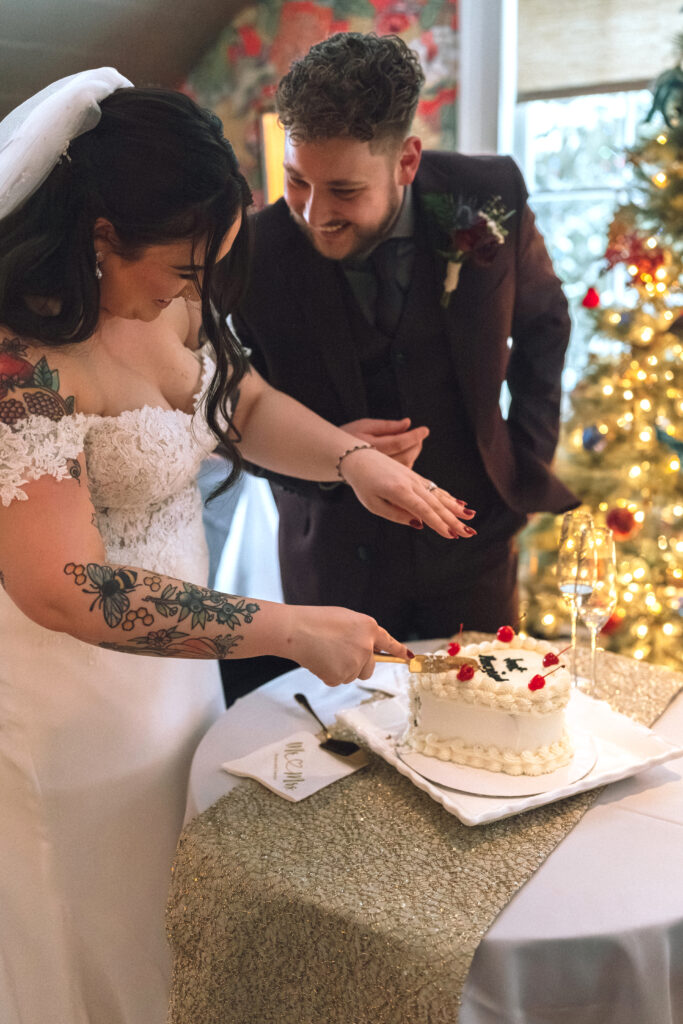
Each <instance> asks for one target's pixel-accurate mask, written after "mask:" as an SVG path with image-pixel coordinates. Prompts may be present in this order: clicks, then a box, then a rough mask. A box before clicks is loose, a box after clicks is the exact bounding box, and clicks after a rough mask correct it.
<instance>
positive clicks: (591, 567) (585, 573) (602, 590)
mask: <svg viewBox="0 0 683 1024" xmlns="http://www.w3.org/2000/svg"><path fill="white" fill-rule="evenodd" d="M578 577H579V579H586V580H588V579H590V581H591V590H590V593H589V594H587V595H586V596H585V597H584V598H583V600H582V601H581V604H580V606H579V615H580V616H581V619H582V621H583V622H585V624H586V625H587V626H588V629H589V630H590V637H591V692H592V693H595V656H596V650H597V635H598V630H600V629H602V627H603V626H604V625H605V623H606V622H607V620H608V619H609V617H610V615H611V614H612V612H613V611H614V609H615V608H616V606H617V559H616V554H615V550H614V535H613V533H612V531H611V530H608V529H607V527H605V526H595V527H593V529H591V530H586V532H585V533H584V535H583V543H582V545H581V550H580V551H579V568H578Z"/></svg>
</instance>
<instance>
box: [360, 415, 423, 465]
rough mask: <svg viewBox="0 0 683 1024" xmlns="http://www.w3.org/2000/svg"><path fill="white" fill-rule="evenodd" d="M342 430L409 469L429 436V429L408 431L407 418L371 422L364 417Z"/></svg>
mask: <svg viewBox="0 0 683 1024" xmlns="http://www.w3.org/2000/svg"><path fill="white" fill-rule="evenodd" d="M341 429H342V430H345V431H346V432H347V433H348V434H352V435H353V436H354V437H357V438H358V439H359V440H360V441H367V443H368V444H372V445H374V446H375V448H376V449H377V450H378V451H380V452H383V453H384V454H385V455H389V456H390V457H391V458H392V459H396V461H397V462H400V463H402V464H403V465H404V466H407V467H408V468H409V469H412V468H413V464H414V462H415V460H416V458H417V457H418V455H419V454H420V452H421V451H422V444H423V442H424V440H425V438H427V437H428V436H429V427H414V428H413V429H412V430H411V429H410V420H409V419H408V417H406V418H405V419H402V420H373V419H370V418H369V417H366V418H365V419H362V420H353V422H351V423H343V424H342V428H341Z"/></svg>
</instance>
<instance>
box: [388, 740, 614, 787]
mask: <svg viewBox="0 0 683 1024" xmlns="http://www.w3.org/2000/svg"><path fill="white" fill-rule="evenodd" d="M570 739H571V743H572V746H573V748H574V756H573V757H572V759H571V761H569V762H568V763H567V764H565V765H563V766H562V768H556V769H555V771H554V772H546V774H545V775H507V774H506V773H505V772H489V771H485V770H484V769H483V768H470V767H468V766H467V765H462V764H453V762H452V761H441V760H439V758H438V757H428V756H427V755H426V754H419V753H418V752H417V751H416V750H413V749H412V748H411V747H404V746H401V745H400V744H397V746H396V753H397V754H398V756H399V757H400V758H401V760H402V761H403V762H404V763H405V764H407V765H408V767H409V768H412V770H413V771H414V772H417V774H418V775H421V776H422V777H423V778H424V779H429V781H430V782H436V784H437V786H446V787H447V788H448V789H457V790H458V791H459V792H460V793H476V794H478V795H479V796H500V797H503V796H534V795H535V794H536V793H550V792H551V791H552V790H555V789H559V788H561V787H564V786H571V785H572V783H574V782H578V781H579V779H583V778H584V776H586V775H588V773H589V772H590V771H591V770H592V769H593V767H594V765H595V762H596V761H597V759H598V751H597V748H596V746H595V743H594V742H593V739H592V737H591V736H588V735H587V734H586V733H584V732H573V733H571V734H570Z"/></svg>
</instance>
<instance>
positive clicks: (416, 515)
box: [340, 448, 477, 539]
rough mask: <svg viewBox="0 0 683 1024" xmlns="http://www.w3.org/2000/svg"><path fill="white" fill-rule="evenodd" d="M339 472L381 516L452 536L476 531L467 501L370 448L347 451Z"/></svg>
mask: <svg viewBox="0 0 683 1024" xmlns="http://www.w3.org/2000/svg"><path fill="white" fill-rule="evenodd" d="M340 472H341V473H342V475H343V477H344V480H345V481H346V482H347V483H348V484H349V486H350V487H352V488H353V491H354V492H355V494H356V497H357V498H358V500H359V501H360V502H361V504H362V505H364V506H365V508H367V509H368V510H369V511H370V512H374V513H375V514H376V515H379V516H382V517H383V518H384V519H389V520H390V521H391V522H394V523H403V524H404V525H406V526H412V527H414V528H415V529H422V528H423V527H424V526H429V527H431V529H432V530H434V531H435V532H436V533H438V534H440V535H441V536H442V537H446V538H453V539H455V538H458V537H463V538H465V537H473V536H475V534H476V532H477V531H476V530H474V529H473V528H472V527H471V526H469V525H468V523H469V520H471V519H472V518H473V517H474V515H475V514H476V513H475V511H474V510H473V509H470V508H468V507H467V504H466V502H464V501H461V500H460V499H459V498H454V497H453V496H452V495H451V494H449V493H448V491H444V490H443V489H442V488H441V487H439V486H437V485H436V484H435V483H433V482H432V481H430V480H426V479H425V477H423V476H420V474H419V473H415V472H414V471H413V470H411V469H408V467H407V466H403V465H401V463H399V462H396V460H394V459H391V458H388V457H387V456H386V455H384V454H382V453H381V452H379V451H376V450H375V449H373V448H359V449H357V450H356V451H351V452H349V453H348V454H347V455H345V456H344V458H343V460H342V462H341V465H340ZM461 520H465V522H461Z"/></svg>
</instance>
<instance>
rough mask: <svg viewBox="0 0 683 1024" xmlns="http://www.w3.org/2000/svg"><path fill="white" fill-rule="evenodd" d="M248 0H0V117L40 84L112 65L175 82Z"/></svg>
mask: <svg viewBox="0 0 683 1024" xmlns="http://www.w3.org/2000/svg"><path fill="white" fill-rule="evenodd" d="M247 2H249V0H185V2H180V0H0V69H1V70H0V117H4V116H5V114H7V113H8V112H9V111H10V110H11V109H12V108H13V107H15V106H17V104H19V103H21V102H22V101H23V100H25V99H27V98H28V97H29V96H31V95H32V94H33V93H34V92H37V91H38V90H39V89H42V88H43V86H45V85H48V84H49V83H50V82H53V81H55V80H56V79H58V78H63V77H64V76H65V75H70V74H73V73H74V72H76V71H83V70H85V69H87V68H96V67H102V66H105V65H110V66H113V67H115V68H116V69H117V70H118V71H120V72H121V74H123V75H125V76H126V77H127V78H129V79H130V80H131V81H132V82H133V83H134V84H135V85H162V86H167V87H171V88H172V87H174V86H177V85H179V84H180V83H181V82H182V81H183V79H184V78H185V77H186V75H187V74H188V72H189V71H190V70H191V69H192V68H193V67H194V65H195V64H196V63H197V61H198V59H199V58H200V57H201V56H202V54H203V53H204V52H205V51H206V50H208V49H209V48H210V47H211V46H212V45H213V43H214V42H215V41H216V39H217V37H218V35H219V34H220V32H221V30H222V29H223V28H225V26H226V25H228V24H229V23H230V21H232V19H233V18H234V17H235V15H236V14H237V13H238V11H240V10H241V9H242V8H243V7H244V6H246V3H247Z"/></svg>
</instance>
